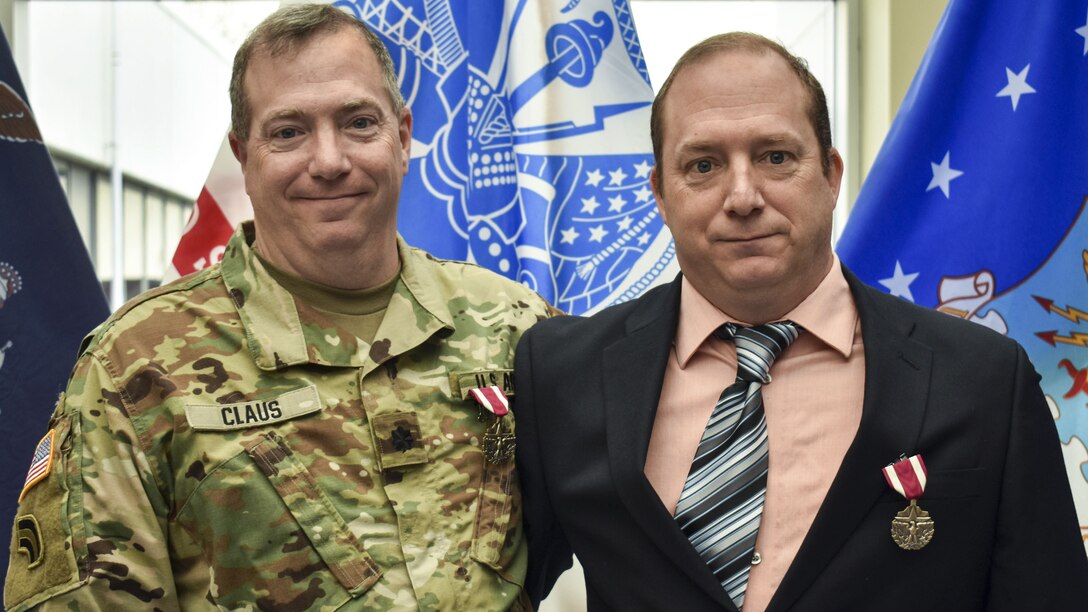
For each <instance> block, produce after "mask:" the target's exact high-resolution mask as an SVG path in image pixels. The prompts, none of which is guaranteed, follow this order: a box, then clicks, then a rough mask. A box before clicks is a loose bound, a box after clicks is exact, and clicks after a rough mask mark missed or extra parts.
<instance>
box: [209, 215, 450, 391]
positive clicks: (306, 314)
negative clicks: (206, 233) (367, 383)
mask: <svg viewBox="0 0 1088 612" xmlns="http://www.w3.org/2000/svg"><path fill="white" fill-rule="evenodd" d="M255 235H256V234H255V231H254V226H253V222H252V221H246V222H244V223H242V224H241V225H240V226H239V227H238V229H237V231H235V233H234V236H232V237H231V239H230V242H228V243H227V248H226V251H225V252H224V254H223V261H222V263H221V269H222V274H223V281H224V283H225V284H226V286H227V290H228V291H229V293H230V296H231V298H232V299H233V300H234V305H235V307H236V308H237V309H238V316H239V318H240V319H241V321H242V326H243V328H244V330H245V336H246V344H247V348H248V349H249V352H250V354H251V355H252V356H253V360H254V362H255V363H256V364H257V367H259V368H261V369H262V370H280V369H284V368H287V367H290V366H295V365H301V364H313V365H323V366H333V367H355V368H363V370H364V372H363V375H364V376H365V374H366V373H367V372H369V371H371V370H373V369H375V368H377V367H378V366H379V365H381V364H382V363H384V362H386V361H388V360H389V359H392V358H394V357H396V356H397V355H400V354H403V353H405V352H407V351H409V350H411V349H413V348H415V347H417V346H419V345H420V344H422V343H424V342H426V341H427V340H428V339H429V338H430V337H431V336H433V335H434V334H435V333H436V332H437V331H438V330H440V329H449V330H452V329H453V315H452V314H451V313H450V309H449V305H448V299H447V298H446V297H444V296H447V295H449V294H450V291H448V290H447V287H446V285H447V284H449V283H448V282H444V281H446V279H443V278H441V277H440V276H441V275H440V274H439V273H438V268H437V265H436V264H435V263H433V259H432V258H431V256H430V255H428V254H426V253H424V252H423V251H420V250H419V249H415V248H412V247H409V246H408V245H407V244H405V242H404V240H403V239H402V238H401V237H400V236H397V253H398V255H399V256H400V261H401V272H400V279H399V280H398V281H397V286H396V288H395V289H394V290H393V296H392V298H391V299H390V301H389V307H388V308H387V309H386V313H385V316H384V317H383V319H382V323H381V325H380V326H379V328H378V332H377V333H376V334H375V336H374V342H372V343H370V344H367V343H366V342H363V341H361V340H359V339H358V338H356V337H355V336H354V334H351V333H350V332H348V331H347V330H344V329H342V328H340V327H338V326H337V325H335V324H334V323H333V322H331V321H330V320H329V319H327V318H326V317H325V316H324V315H322V314H321V313H320V312H318V311H316V310H314V309H313V308H310V307H309V306H308V305H307V304H306V303H304V302H302V301H301V300H299V299H298V298H296V297H295V296H294V295H292V294H291V293H290V292H288V291H287V290H286V289H284V288H283V287H282V286H281V285H280V284H279V283H277V282H276V281H275V280H273V278H272V276H271V275H269V273H268V270H267V269H266V268H265V267H264V265H263V264H262V263H261V260H260V258H258V257H257V254H256V253H255V252H254V251H253V239H254V237H255Z"/></svg>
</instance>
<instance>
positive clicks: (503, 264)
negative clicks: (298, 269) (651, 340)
mask: <svg viewBox="0 0 1088 612" xmlns="http://www.w3.org/2000/svg"><path fill="white" fill-rule="evenodd" d="M334 4H335V5H336V6H338V7H340V8H341V9H343V10H346V11H350V12H351V13H353V14H354V15H355V16H356V17H357V18H358V19H360V20H362V21H363V22H364V23H366V24H367V25H368V26H370V28H371V29H373V30H374V31H375V32H377V33H378V35H379V36H380V37H381V38H382V40H383V42H384V43H385V44H386V46H388V47H389V49H390V52H391V54H392V56H393V61H394V63H395V64H396V66H397V71H398V78H399V80H400V86H401V91H402V92H403V93H404V96H405V98H406V101H407V102H408V105H409V107H410V108H411V109H412V115H413V125H412V161H411V167H410V170H409V173H408V176H407V177H406V178H405V182H404V186H403V191H402V193H401V198H400V205H399V206H400V210H399V227H398V228H399V230H400V232H401V234H402V235H403V236H404V238H405V239H406V240H407V241H408V243H409V244H412V245H415V246H418V247H422V248H424V249H426V250H427V251H429V252H431V253H433V254H435V255H436V256H438V257H443V258H449V259H461V260H467V261H472V262H475V263H478V264H480V265H482V266H485V267H487V268H490V269H492V270H494V271H496V272H498V273H500V274H503V275H505V276H507V277H509V278H513V279H516V280H518V281H521V282H523V283H525V284H526V285H528V286H529V287H531V288H532V289H534V290H536V291H537V292H539V293H540V294H541V295H543V296H544V297H545V298H547V299H548V300H549V301H551V302H552V303H553V304H554V305H555V306H557V307H559V308H560V309H562V310H565V311H567V312H570V313H573V314H583V313H589V312H593V311H595V310H598V309H600V308H603V307H604V306H607V305H609V304H613V303H616V302H621V301H625V300H628V299H631V298H633V297H635V296H637V295H638V294H639V293H641V292H642V291H644V290H645V289H646V288H648V287H650V286H651V285H653V284H654V283H656V282H659V281H661V280H671V278H672V275H673V274H674V272H675V270H676V267H675V257H674V252H673V247H672V241H671V238H670V235H669V233H668V230H667V229H666V228H665V225H664V223H663V222H662V220H661V217H660V216H659V214H658V212H657V207H656V206H655V204H654V199H653V196H652V193H651V191H650V185H649V175H650V168H651V167H652V165H653V157H652V155H651V153H650V140H649V134H648V132H647V129H646V126H648V125H649V113H650V103H651V102H652V101H653V90H652V89H651V87H650V82H649V75H648V73H647V71H646V63H645V61H644V59H643V57H642V52H641V49H640V47H639V42H638V35H637V34H636V32H635V25H634V20H633V19H632V16H631V12H630V8H629V7H628V5H627V0H562V1H558V0H506V2H469V1H468V0H338V1H336V2H334Z"/></svg>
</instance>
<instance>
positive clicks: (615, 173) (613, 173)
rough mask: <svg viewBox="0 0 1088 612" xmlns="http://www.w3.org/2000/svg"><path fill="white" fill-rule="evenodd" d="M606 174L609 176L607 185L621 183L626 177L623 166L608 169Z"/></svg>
mask: <svg viewBox="0 0 1088 612" xmlns="http://www.w3.org/2000/svg"><path fill="white" fill-rule="evenodd" d="M608 176H609V177H611V178H610V179H609V180H608V184H609V185H622V184H623V180H624V179H626V178H627V173H626V172H624V171H623V168H616V169H615V170H609V171H608Z"/></svg>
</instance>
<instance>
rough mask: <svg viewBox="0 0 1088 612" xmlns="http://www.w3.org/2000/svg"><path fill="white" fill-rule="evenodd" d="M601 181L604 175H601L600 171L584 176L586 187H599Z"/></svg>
mask: <svg viewBox="0 0 1088 612" xmlns="http://www.w3.org/2000/svg"><path fill="white" fill-rule="evenodd" d="M603 180H604V175H603V174H601V171H600V170H594V171H592V172H589V173H587V174H586V185H589V186H590V187H596V186H597V185H600V184H601V181H603Z"/></svg>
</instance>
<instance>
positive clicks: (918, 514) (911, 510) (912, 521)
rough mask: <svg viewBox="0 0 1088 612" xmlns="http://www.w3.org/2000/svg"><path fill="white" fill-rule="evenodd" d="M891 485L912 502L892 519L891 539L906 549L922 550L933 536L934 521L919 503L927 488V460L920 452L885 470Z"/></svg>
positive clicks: (885, 477)
mask: <svg viewBox="0 0 1088 612" xmlns="http://www.w3.org/2000/svg"><path fill="white" fill-rule="evenodd" d="M883 472H884V479H885V480H886V481H888V486H890V487H891V488H893V489H895V490H896V492H898V493H899V494H900V495H902V496H903V497H905V498H907V499H908V500H910V504H909V505H908V506H907V507H906V508H904V509H903V510H902V511H901V512H899V513H898V514H896V515H895V518H894V519H892V540H893V541H895V543H896V544H898V545H899V548H902V549H903V550H919V549H921V548H924V547H925V545H926V544H929V543H930V541H932V540H933V532H934V523H933V518H932V517H931V516H929V513H928V512H926V511H925V510H923V509H922V508H921V507H919V506H918V498H920V497H921V496H922V493H923V492H925V489H926V474H927V472H926V464H925V463H923V462H922V456H921V455H914V456H913V457H904V458H902V459H900V460H899V461H896V462H895V463H892V464H890V465H888V466H886V467H885V468H884V470H883Z"/></svg>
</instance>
